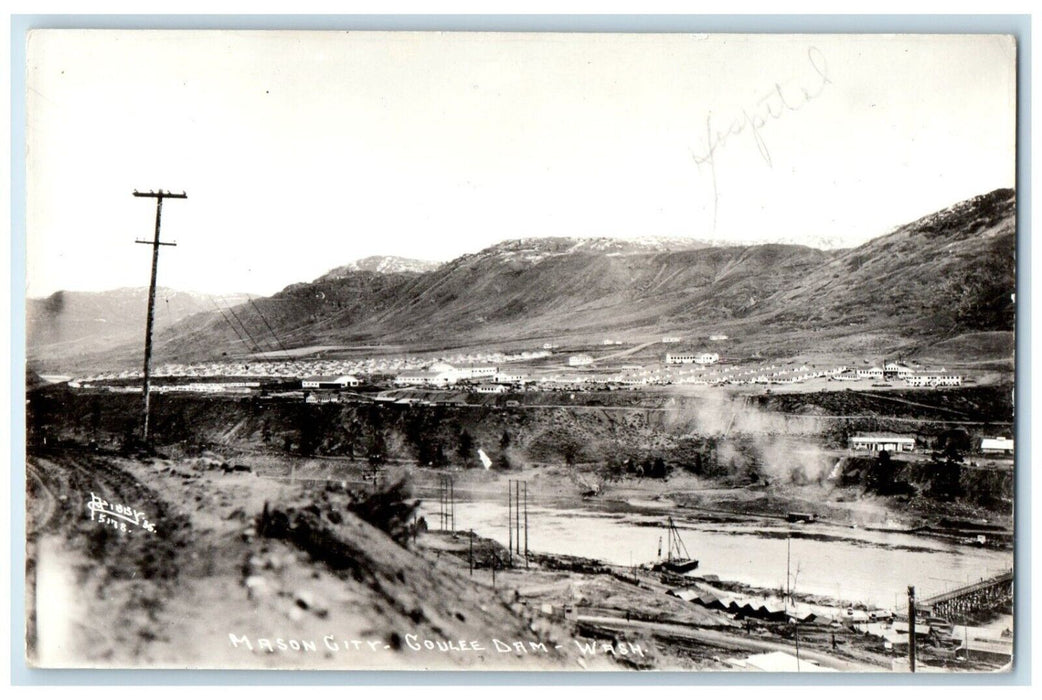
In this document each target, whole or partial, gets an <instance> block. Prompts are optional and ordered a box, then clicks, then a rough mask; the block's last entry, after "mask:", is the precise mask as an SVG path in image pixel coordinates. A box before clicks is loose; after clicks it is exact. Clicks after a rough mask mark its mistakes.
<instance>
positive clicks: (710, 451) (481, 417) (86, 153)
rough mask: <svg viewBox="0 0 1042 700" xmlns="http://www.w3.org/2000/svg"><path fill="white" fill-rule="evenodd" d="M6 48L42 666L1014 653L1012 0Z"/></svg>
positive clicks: (833, 659) (950, 666) (714, 660)
mask: <svg viewBox="0 0 1042 700" xmlns="http://www.w3.org/2000/svg"><path fill="white" fill-rule="evenodd" d="M25 55H26V66H25V74H26V79H25V87H26V90H25V105H26V122H25V166H26V180H25V182H26V207H25V214H26V222H25V230H26V236H25V247H26V261H25V271H26V273H25V282H26V300H25V320H26V330H25V353H26V355H25V356H26V366H25V397H24V399H25V401H24V406H25V441H26V443H25V444H26V454H25V461H24V464H15V465H14V469H16V470H18V469H21V468H24V471H25V520H26V522H25V548H26V549H25V553H26V557H25V620H24V629H25V635H24V639H25V650H26V658H27V661H28V663H29V665H30V666H31V667H33V668H38V669H69V668H72V669H249V670H253V669H265V670H272V669H279V670H294V671H296V670H301V671H311V670H315V671H330V670H379V671H427V670H452V671H569V672H576V673H580V674H581V673H584V672H598V671H613V672H623V673H636V672H646V671H685V672H691V673H722V674H755V673H762V672H768V673H792V674H800V673H803V674H805V673H814V674H818V673H843V674H865V673H888V674H889V673H892V674H911V673H915V674H923V673H941V674H967V673H994V674H1008V673H1010V672H1011V670H1012V669H1013V665H1014V661H1015V659H1016V657H1017V650H1018V646H1017V643H1016V640H1017V630H1015V629H1014V612H1015V611H1014V568H1015V567H1014V543H1015V536H1016V534H1017V533H1015V532H1014V515H1015V508H1016V507H1017V506H1018V505H1022V506H1023V505H1026V502H1025V503H1024V504H1018V503H1015V498H1014V496H1015V488H1014V486H1015V481H1016V479H1015V476H1016V474H1015V469H1014V457H1015V455H1017V453H1016V451H1015V442H1016V436H1015V434H1014V405H1015V398H1016V397H1017V396H1018V395H1017V394H1016V393H1015V391H1014V381H1015V378H1016V365H1017V363H1016V360H1017V358H1016V357H1015V333H1016V321H1017V319H1016V315H1017V314H1016V311H1017V298H1016V285H1017V277H1016V262H1017V261H1016V248H1017V245H1016V244H1017V204H1018V202H1017V194H1018V193H1017V190H1016V185H1017V177H1016V176H1017V169H1016V166H1017V104H1018V94H1017V56H1018V45H1017V41H1016V39H1015V37H1014V36H1011V35H1006V34H990V33H977V34H958V33H955V34H952V33H949V34H940V33H936V34H885V33H864V34H822V33H817V34H785V33H774V34H766V33H747V34H733V33H707V34H694V33H633V32H630V33H627V32H616V33H611V32H606V33H597V32H572V33H569V32H557V33H555V32H507V31H501V32H488V31H470V32H464V31H296V30H223V29H222V30H217V29H214V30H174V29H166V30H145V29H141V30H135V29H37V30H33V31H31V32H29V33H28V38H27V43H26V47H25ZM18 371H20V369H19V370H18ZM19 393H20V392H19ZM20 402H21V396H19V397H16V399H15V403H16V404H19V403H20ZM1023 466H1024V467H1026V466H1027V465H1026V464H1025V465H1023ZM13 498H15V499H19V498H21V494H20V493H15V494H14V495H13ZM19 575H20V574H19ZM20 622H21V621H20V620H12V624H13V625H17V624H19V623H20ZM739 677H740V678H747V677H750V676H746V675H741V676H739ZM850 677H851V678H856V675H851V676H850Z"/></svg>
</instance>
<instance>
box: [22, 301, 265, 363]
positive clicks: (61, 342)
mask: <svg viewBox="0 0 1042 700" xmlns="http://www.w3.org/2000/svg"><path fill="white" fill-rule="evenodd" d="M244 299H245V295H242V294H238V295H232V296H227V297H222V299H221V304H222V305H227V304H232V305H235V304H240V303H242V302H243V300H244ZM147 300H148V288H147V287H137V288H122V289H114V290H110V291H105V292H72V291H58V292H55V293H53V294H51V295H50V296H49V297H46V298H43V299H28V300H26V309H25V311H26V336H27V337H26V346H27V353H28V357H29V359H30V362H34V361H44V362H45V363H46V360H47V359H48V358H51V357H64V356H69V355H76V354H82V353H95V352H104V351H107V350H110V349H113V348H116V347H119V346H120V345H123V344H126V343H130V342H140V340H141V338H143V337H144V333H145V315H146V310H147ZM213 310H214V304H213V301H211V299H210V297H208V296H206V295H203V294H193V293H191V292H180V291H177V290H174V289H167V288H164V287H160V288H158V289H157V290H156V314H155V328H156V330H158V331H162V330H163V329H166V328H171V327H173V326H174V325H175V324H177V323H178V322H179V321H181V320H183V319H185V318H187V317H188V316H191V315H192V314H198V313H203V312H212V311H213Z"/></svg>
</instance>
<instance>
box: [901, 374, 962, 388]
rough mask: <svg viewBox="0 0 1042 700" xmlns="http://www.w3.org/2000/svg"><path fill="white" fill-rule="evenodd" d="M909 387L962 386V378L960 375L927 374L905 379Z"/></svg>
mask: <svg viewBox="0 0 1042 700" xmlns="http://www.w3.org/2000/svg"><path fill="white" fill-rule="evenodd" d="M905 384H907V385H908V386H916V387H919V386H962V376H961V375H958V374H939V373H925V374H915V375H912V376H910V377H906V378H905Z"/></svg>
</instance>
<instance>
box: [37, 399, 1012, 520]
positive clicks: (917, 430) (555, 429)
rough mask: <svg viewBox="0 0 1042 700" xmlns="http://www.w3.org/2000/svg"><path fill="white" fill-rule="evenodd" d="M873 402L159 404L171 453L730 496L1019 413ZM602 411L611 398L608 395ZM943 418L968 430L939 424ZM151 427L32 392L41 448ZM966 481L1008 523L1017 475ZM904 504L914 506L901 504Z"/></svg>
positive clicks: (1003, 406) (113, 404) (968, 439)
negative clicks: (905, 438)
mask: <svg viewBox="0 0 1042 700" xmlns="http://www.w3.org/2000/svg"><path fill="white" fill-rule="evenodd" d="M864 393H865V392H860V393H858V392H830V393H811V394H803V395H786V396H784V397H782V396H769V397H752V398H750V397H745V398H727V397H726V396H715V395H714V397H712V398H709V397H690V396H689V397H669V396H667V395H664V394H661V393H655V394H653V395H652V394H643V393H640V392H636V393H635V396H634V397H630V398H631V399H632V401H634V402H635V404H636V405H634V406H632V407H631V408H629V409H625V410H624V409H622V408H621V407H620V406H618V405H616V404H617V403H618V400H620V396H622V394H621V393H619V392H615V393H611V392H608V393H607V394H605V396H610V398H611V401H612V402H613V403H612V405H610V406H596V405H586V406H563V405H561V406H556V407H548V406H541V407H538V408H534V407H527V406H520V407H509V408H507V407H496V406H493V405H487V404H486V405H481V406H416V405H413V406H406V405H398V404H386V403H369V404H366V403H356V404H324V405H312V404H305V403H303V402H300V401H299V400H298V401H279V400H262V399H259V398H251V399H239V400H235V399H215V398H204V397H192V396H175V395H160V396H156V397H155V399H154V402H153V407H154V417H153V425H154V431H155V433H154V434H155V438H156V441H157V444H158V445H159V446H160V449H161V450H163V451H166V452H167V453H168V454H172V455H175V454H186V455H191V454H198V453H199V451H200V450H203V449H207V448H213V449H218V450H222V451H224V452H225V453H235V452H241V453H249V454H251V455H257V454H268V455H272V456H273V457H279V458H282V457H291V456H292V457H298V458H301V457H304V458H307V457H313V456H314V457H330V458H345V459H347V460H350V461H359V462H362V463H370V464H373V465H374V466H381V465H386V464H409V465H421V466H430V467H432V468H435V469H437V468H443V467H450V466H452V467H460V466H463V467H469V468H478V467H480V465H481V462H480V454H481V453H484V454H485V455H487V456H488V458H489V459H490V460H491V461H492V468H493V470H497V471H502V470H510V471H516V470H518V469H523V468H528V467H530V466H532V465H537V464H549V465H562V466H563V467H565V468H567V469H568V470H570V471H571V472H573V473H572V474H571V475H570V476H569V477H568V478H569V479H570V480H582V481H585V482H588V483H589V484H591V488H592V489H593V490H596V488H597V487H598V485H599V484H603V483H606V482H615V481H618V480H620V479H629V478H633V477H641V476H643V477H654V478H653V479H652V480H651V481H659V480H661V479H662V478H663V477H666V476H670V477H673V478H675V477H680V476H688V475H690V476H694V477H698V478H702V479H706V480H708V481H710V482H712V484H715V485H717V486H727V487H752V488H757V489H758V488H762V487H764V486H769V487H770V488H771V489H772V490H777V489H779V488H784V487H787V486H790V485H792V486H812V487H813V486H826V485H827V486H832V484H828V483H826V482H828V481H829V479H830V477H831V476H834V474H835V472H836V466H837V464H838V463H839V462H840V460H841V458H842V457H844V456H845V454H846V452H845V449H844V448H845V446H846V441H847V438H848V437H849V436H850V435H851V434H853V432H854V431H855V429H857V430H860V429H868V428H873V429H881V428H883V427H887V426H889V427H890V428H891V429H893V426H890V425H889V423H887V422H888V421H891V422H893V421H898V422H900V421H911V420H914V421H915V423H914V424H913V423H907V422H905V423H900V426H899V427H902V432H905V433H907V434H913V435H914V436H915V438H916V440H917V445H921V446H922V449H934V448H939V447H941V446H944V445H948V446H950V445H956V444H958V445H961V447H962V448H963V449H969V448H971V447H972V445H973V441H974V439H975V436H976V435H977V434H978V433H980V432H981V431H983V430H985V429H986V426H985V425H984V424H980V425H976V424H975V425H974V426H970V425H968V424H962V423H958V421H963V420H965V419H973V420H974V421H977V422H979V421H980V420H990V419H992V418H1000V417H1002V416H1003V415H1006V411H1007V408H1008V405H1007V404H1008V400H1007V399H1006V398H1003V397H1005V396H1006V395H1007V393H1008V392H1005V391H1004V390H1003V389H1001V388H994V387H988V388H985V387H976V388H973V387H969V388H963V389H960V390H950V391H949V390H936V391H921V392H896V391H895V392H888V394H887V396H881V397H876V396H863V395H862V394H864ZM674 399H676V400H675V401H674ZM591 400H594V401H601V400H605V401H606V400H607V399H606V398H605V397H604V396H601V395H597V396H594V397H592V399H591ZM670 402H673V403H672V404H671V403H670ZM651 404H654V405H651ZM843 411H854V412H856V413H857V415H858V416H860V417H858V418H850V419H835V420H834V419H832V418H826V417H825V416H823V415H821V414H822V413H825V414H828V415H831V414H832V413H833V412H843ZM910 416H918V417H919V418H910ZM920 418H921V419H922V420H920ZM931 418H936V419H937V420H954V421H957V423H954V424H949V423H930V422H929V419H931ZM138 420H139V413H138V399H136V398H135V397H132V396H126V395H122V396H121V395H112V394H105V393H86V392H73V391H70V390H62V389H57V388H55V389H49V390H44V391H39V392H34V393H33V394H32V395H31V400H30V411H29V425H30V441H31V442H34V443H36V444H40V443H42V442H43V441H45V440H49V441H50V444H54V441H56V440H57V441H62V440H71V441H75V442H77V443H79V444H88V443H90V442H92V441H93V442H94V443H96V444H99V445H101V446H107V447H112V448H117V447H119V446H120V445H122V444H124V443H125V442H126V441H127V440H128V439H131V438H132V437H133V435H134V431H135V430H136V427H137V421H138ZM995 425H998V424H995ZM479 450H480V453H479ZM840 466H842V465H840ZM840 471H843V470H842V469H841V470H840ZM965 474H966V475H967V476H966V477H965V479H964V480H965V481H966V483H965V484H964V488H963V490H962V494H961V495H958V496H956V497H955V498H954V499H940V500H938V499H936V498H933V499H932V501H934V502H936V503H938V504H941V505H943V504H944V503H947V502H949V500H950V501H952V502H953V503H954V502H957V503H958V504H963V505H966V506H967V507H972V508H977V509H980V510H983V511H989V510H992V511H995V512H996V513H1005V512H1007V511H1008V510H1009V503H1008V496H1009V494H1008V490H1009V489H1008V486H1009V484H1008V483H1007V482H1008V481H1009V478H1006V480H1005V481H1003V478H1004V477H1002V475H1001V474H995V475H990V476H988V475H985V476H981V475H970V472H969V470H966V472H965ZM858 485H859V486H864V485H863V484H858ZM848 495H850V496H851V497H852V496H853V494H848ZM926 495H927V496H929V494H926ZM891 505H892V506H893V508H894V509H897V510H900V509H901V508H902V507H903V506H902V503H901V502H900V501H896V500H895V501H893V503H892V504H891ZM927 505H929V504H927Z"/></svg>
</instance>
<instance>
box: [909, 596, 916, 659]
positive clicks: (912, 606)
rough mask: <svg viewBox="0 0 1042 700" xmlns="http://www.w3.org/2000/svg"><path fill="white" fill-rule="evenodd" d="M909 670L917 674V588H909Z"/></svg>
mask: <svg viewBox="0 0 1042 700" xmlns="http://www.w3.org/2000/svg"><path fill="white" fill-rule="evenodd" d="M908 670H909V671H911V672H912V673H915V586H909V587H908Z"/></svg>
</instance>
